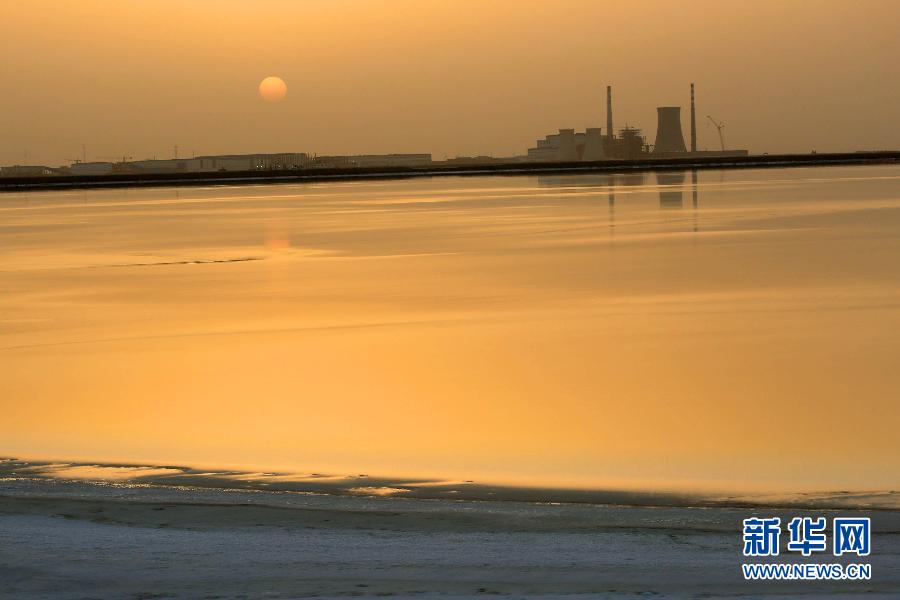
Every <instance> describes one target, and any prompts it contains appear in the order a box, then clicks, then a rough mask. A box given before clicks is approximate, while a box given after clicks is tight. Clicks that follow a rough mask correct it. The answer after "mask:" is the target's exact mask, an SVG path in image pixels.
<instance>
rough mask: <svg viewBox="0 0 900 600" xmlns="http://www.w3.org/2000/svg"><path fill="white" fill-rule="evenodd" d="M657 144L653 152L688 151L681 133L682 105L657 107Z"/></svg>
mask: <svg viewBox="0 0 900 600" xmlns="http://www.w3.org/2000/svg"><path fill="white" fill-rule="evenodd" d="M656 115H657V124H656V144H654V148H653V153H654V154H660V153H666V152H687V148H685V147H684V135H683V134H682V133H681V107H680V106H660V107H658V108H657V109H656Z"/></svg>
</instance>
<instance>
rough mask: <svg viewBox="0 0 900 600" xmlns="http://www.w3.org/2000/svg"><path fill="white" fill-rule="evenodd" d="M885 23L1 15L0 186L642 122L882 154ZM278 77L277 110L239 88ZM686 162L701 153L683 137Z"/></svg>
mask: <svg viewBox="0 0 900 600" xmlns="http://www.w3.org/2000/svg"><path fill="white" fill-rule="evenodd" d="M898 25H900V2H896V1H893V0H884V1H880V0H868V1H862V2H860V1H856V2H849V1H831V0H816V1H814V2H813V1H809V2H800V1H794V2H790V1H785V0H777V1H765V2H763V1H754V2H752V3H751V2H742V3H737V2H720V1H718V0H702V1H700V0H698V1H694V2H688V3H674V2H663V1H661V2H635V3H632V2H627V3H626V2H601V1H599V0H565V1H563V0H560V1H554V2H547V1H546V0H542V1H532V0H488V1H485V0H452V1H444V0H253V1H248V0H195V1H192V2H184V1H183V0H78V1H77V2H71V1H67V0H66V1H63V0H59V1H49V0H48V1H43V2H17V3H12V2H9V3H4V6H3V16H2V19H0V54H2V57H3V58H2V64H3V66H2V68H0V80H2V93H0V164H16V163H22V162H25V160H26V157H27V162H29V163H32V164H51V165H55V164H63V163H68V162H70V160H71V159H74V158H77V157H80V156H81V146H82V144H85V145H86V147H87V155H88V159H93V158H97V157H111V156H123V155H129V156H133V157H134V158H136V159H138V158H148V157H153V156H157V157H159V158H164V157H165V158H167V157H170V156H171V155H172V152H173V146H174V145H175V144H177V145H178V146H179V147H180V152H181V154H182V155H189V154H190V153H191V152H196V153H197V154H212V153H228V152H235V153H238V152H266V151H272V152H275V151H307V152H316V153H319V154H332V153H340V154H345V153H368V152H372V153H381V152H431V153H433V154H434V156H435V158H437V159H440V158H442V157H443V156H444V155H448V156H453V155H457V154H475V153H493V154H494V155H508V154H511V153H523V152H524V151H525V149H526V148H528V147H529V146H530V145H532V144H533V143H534V140H535V139H536V138H538V137H541V136H542V135H544V134H546V133H549V132H551V131H554V130H556V129H558V128H559V127H576V128H579V129H581V128H584V127H586V126H603V127H605V125H606V123H605V113H604V110H605V108H604V102H605V98H604V96H605V86H606V85H607V84H611V85H613V87H614V105H615V120H616V126H621V125H624V124H625V123H626V122H627V123H628V124H631V125H635V126H638V127H642V128H644V129H645V132H646V133H647V135H648V137H649V138H650V141H651V142H652V139H653V137H654V135H655V130H656V114H655V107H656V106H659V105H682V106H684V107H685V111H684V115H683V118H684V127H685V134H686V135H687V133H688V121H687V107H688V104H689V83H690V82H691V81H695V82H696V84H697V93H698V113H699V115H701V117H702V116H705V115H707V114H711V115H713V116H715V117H717V118H719V119H722V120H724V121H726V123H727V126H726V130H725V132H726V142H727V143H728V144H729V146H731V147H745V148H749V149H750V150H751V151H753V152H766V151H768V152H778V151H799V152H808V151H810V150H811V149H815V150H818V151H837V150H857V149H886V148H897V147H900V112H898V109H900V63H898V60H897V57H898V56H900V36H898V35H897V27H898ZM268 75H278V76H281V77H283V78H284V79H285V80H286V81H287V84H288V88H289V92H288V97H287V99H286V100H284V101H283V102H281V103H278V104H270V103H265V102H263V101H262V100H261V99H260V98H259V96H258V95H257V85H258V83H259V82H260V81H261V80H262V79H263V78H264V77H266V76H268ZM698 133H699V139H700V142H699V146H700V148H701V149H702V148H704V147H709V148H715V147H716V144H717V140H716V138H715V129H714V128H713V127H712V126H710V125H707V122H706V121H701V122H700V123H699V127H698Z"/></svg>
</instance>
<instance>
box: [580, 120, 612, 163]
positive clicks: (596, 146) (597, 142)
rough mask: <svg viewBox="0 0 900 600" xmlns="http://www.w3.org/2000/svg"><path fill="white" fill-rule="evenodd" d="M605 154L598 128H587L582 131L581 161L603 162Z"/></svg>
mask: <svg viewBox="0 0 900 600" xmlns="http://www.w3.org/2000/svg"><path fill="white" fill-rule="evenodd" d="M604 158H606V154H605V153H604V152H603V137H602V136H601V135H600V128H599V127H588V128H587V129H585V130H584V152H583V153H582V155H581V160H603V159H604Z"/></svg>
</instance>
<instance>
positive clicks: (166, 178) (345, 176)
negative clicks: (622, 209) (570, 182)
mask: <svg viewBox="0 0 900 600" xmlns="http://www.w3.org/2000/svg"><path fill="white" fill-rule="evenodd" d="M894 163H900V151H891V152H852V153H839V154H838V153H836V154H767V155H760V156H736V157H709V156H706V157H697V158H651V159H641V160H604V161H597V162H561V163H509V164H489V165H465V166H460V165H453V166H446V165H440V164H437V165H432V166H428V167H376V168H349V169H348V168H341V169H302V170H285V171H234V172H215V173H119V174H111V175H95V176H73V175H57V176H46V177H5V178H2V179H0V191H7V192H8V191H22V190H43V189H78V188H114V187H149V186H204V185H207V186H208V185H246V184H272V183H306V182H322V181H352V180H365V179H402V178H406V177H440V176H450V175H455V176H466V175H470V176H471V175H530V174H540V175H548V174H561V173H621V172H634V171H662V170H684V169H741V168H765V167H813V166H826V165H827V166H835V165H864V164H894Z"/></svg>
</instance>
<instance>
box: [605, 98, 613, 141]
mask: <svg viewBox="0 0 900 600" xmlns="http://www.w3.org/2000/svg"><path fill="white" fill-rule="evenodd" d="M606 137H607V139H610V140H612V139H613V127H612V86H611V85H608V86H606Z"/></svg>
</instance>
